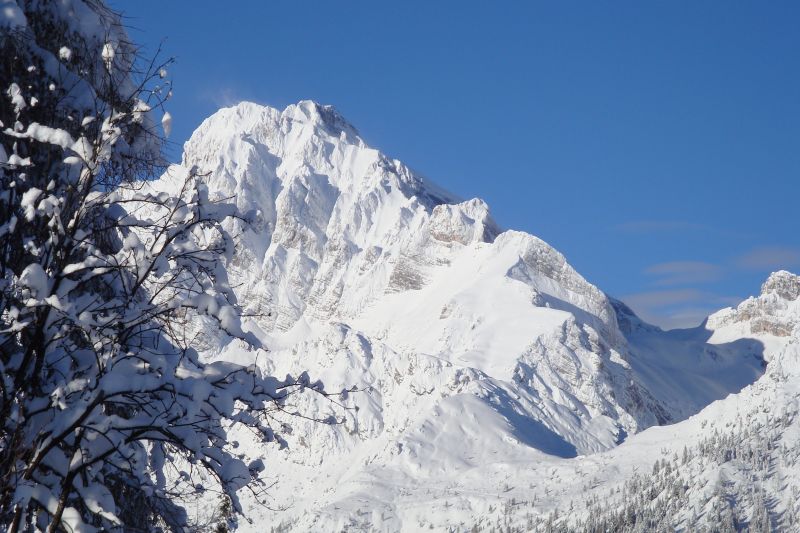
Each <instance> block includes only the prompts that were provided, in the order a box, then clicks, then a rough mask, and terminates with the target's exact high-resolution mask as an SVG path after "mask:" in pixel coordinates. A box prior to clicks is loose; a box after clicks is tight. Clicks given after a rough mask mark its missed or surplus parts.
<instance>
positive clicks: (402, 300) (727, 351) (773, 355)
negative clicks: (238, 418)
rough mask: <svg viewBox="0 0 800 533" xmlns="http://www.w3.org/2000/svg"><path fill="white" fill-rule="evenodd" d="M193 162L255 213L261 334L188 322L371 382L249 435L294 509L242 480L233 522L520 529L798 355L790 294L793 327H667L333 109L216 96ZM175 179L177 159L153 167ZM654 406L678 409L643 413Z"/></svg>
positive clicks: (251, 302)
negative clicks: (264, 435) (273, 436)
mask: <svg viewBox="0 0 800 533" xmlns="http://www.w3.org/2000/svg"><path fill="white" fill-rule="evenodd" d="M182 164H183V166H184V167H186V168H191V167H196V170H197V171H199V172H201V173H207V174H208V178H207V180H208V183H209V190H210V193H211V195H212V196H213V195H216V196H218V197H232V198H234V199H235V202H236V203H237V205H238V206H239V208H240V209H241V210H242V212H244V213H246V214H248V217H249V218H250V219H251V220H252V221H253V223H252V224H251V225H250V226H245V225H243V224H241V223H239V222H236V227H234V228H232V229H234V230H235V231H236V232H237V233H238V234H239V235H240V237H241V243H240V246H239V251H238V253H237V255H236V256H235V257H234V259H233V260H232V261H231V263H230V264H229V265H227V267H228V271H229V274H230V279H231V283H232V285H235V286H236V287H237V289H236V291H237V295H238V297H239V303H240V305H241V306H242V307H243V308H244V310H245V312H246V313H250V314H253V315H254V318H252V319H251V320H250V321H249V328H250V330H252V331H253V332H254V333H256V334H257V335H258V336H259V337H260V338H262V339H263V340H264V342H265V344H266V345H267V346H268V347H269V348H270V351H269V352H263V351H258V352H256V351H252V350H249V349H248V348H246V347H245V346H243V345H242V344H240V343H237V342H230V341H229V340H228V339H219V338H214V337H208V336H203V335H202V332H203V328H202V324H198V332H200V333H201V338H202V340H203V342H204V343H205V345H204V346H205V348H206V353H207V357H208V358H212V359H213V358H227V359H231V360H236V361H240V362H248V363H249V362H252V361H254V360H255V361H257V362H258V363H259V364H261V365H263V366H264V367H266V368H267V369H268V370H269V371H271V372H275V373H277V374H281V373H284V372H295V371H297V370H302V369H308V370H309V372H310V373H311V375H312V377H315V378H316V377H319V378H321V379H322V380H323V382H324V383H325V385H326V388H327V389H328V390H329V391H332V392H338V391H341V390H344V389H351V388H353V387H355V388H357V389H359V391H360V392H355V393H350V394H349V395H347V396H346V398H344V400H343V402H344V403H346V404H347V405H350V406H357V407H358V409H357V410H356V409H349V410H344V409H342V408H339V407H337V406H336V405H334V404H331V403H329V402H325V401H319V399H313V398H305V397H304V398H298V399H297V408H298V410H300V411H301V412H306V413H309V414H315V415H317V416H320V417H324V416H327V415H328V414H335V415H336V416H337V417H339V418H344V422H343V423H342V424H339V425H336V426H333V427H330V426H326V425H322V424H316V423H312V422H298V421H294V422H293V425H294V431H293V433H292V434H291V435H290V436H289V438H288V440H289V444H290V449H289V450H288V451H278V450H276V449H272V448H265V447H261V446H257V445H255V444H253V443H252V441H251V440H250V439H249V437H248V436H247V435H245V434H242V435H239V437H240V438H239V440H240V442H241V443H242V444H241V448H242V450H243V453H244V454H246V455H248V456H251V457H253V458H256V457H264V458H265V460H266V463H267V465H268V469H267V472H268V473H269V478H270V479H272V480H275V481H277V485H276V486H275V487H273V488H272V489H271V490H270V495H271V496H270V499H269V501H268V502H267V503H268V505H269V507H271V508H273V509H279V508H281V509H282V508H285V510H280V511H274V510H270V509H268V508H267V507H265V506H264V505H260V504H258V503H257V502H255V501H254V500H253V499H252V498H251V499H250V500H249V503H246V510H247V513H248V518H249V519H250V520H252V524H248V523H246V522H243V521H240V524H239V527H240V529H242V530H252V531H264V529H265V524H270V525H273V526H277V525H278V524H279V523H282V525H283V526H284V527H286V528H289V529H296V530H297V531H310V530H318V531H322V530H337V529H359V528H360V529H366V530H386V531H395V530H406V531H417V530H420V529H423V528H424V529H428V528H429V527H431V526H432V527H433V528H434V529H446V528H447V527H451V526H453V527H456V529H459V528H465V529H468V528H469V527H471V526H472V525H474V524H476V523H478V521H480V520H484V521H486V520H489V521H491V520H493V519H494V518H493V517H495V516H498V517H499V516H501V515H502V516H504V517H506V519H507V520H512V521H513V523H515V524H517V525H519V526H520V527H522V526H524V525H525V520H530V515H531V514H533V515H535V516H545V515H546V514H547V513H549V512H550V511H552V510H553V509H555V508H562V509H564V508H566V507H568V506H569V502H571V501H574V502H575V506H576V507H575V508H576V509H578V510H579V511H580V509H582V507H581V503H580V502H581V501H582V498H583V497H585V495H587V494H591V493H592V491H596V492H597V493H598V494H599V493H600V492H607V491H608V488H609V487H613V486H614V485H615V484H619V483H622V482H623V481H624V480H625V479H626V478H627V477H629V476H630V475H631V474H632V472H634V471H636V470H637V469H639V468H642V469H647V468H650V466H651V465H652V464H653V462H654V461H656V460H658V459H659V458H660V457H661V456H662V454H663V453H667V452H665V451H664V450H668V451H670V453H671V451H672V450H673V449H682V448H683V447H684V445H686V444H691V443H692V442H694V441H697V440H698V439H699V438H700V437H701V436H702V435H703V434H704V432H706V431H707V424H709V423H711V424H724V423H725V420H727V419H728V418H730V419H733V418H734V417H735V413H736V412H737V410H742V409H749V408H751V407H752V406H754V405H761V403H759V402H763V404H764V406H765V408H771V406H772V404H773V403H774V402H773V398H774V397H775V396H776V395H780V394H783V395H786V394H790V391H789V390H788V389H785V388H781V387H784V385H776V384H775V382H774V380H772V381H769V380H768V378H769V376H770V373H769V372H768V373H767V375H765V376H764V377H761V378H760V376H761V374H762V372H764V367H765V359H766V360H768V361H769V360H773V361H774V360H780V361H781V365H783V366H785V367H786V368H789V369H792V371H794V369H795V368H796V366H797V365H796V358H797V353H796V345H795V344H792V342H793V339H795V338H796V337H797V329H796V325H797V322H798V321H797V317H798V316H800V309H798V304H797V302H796V301H795V302H789V301H788V300H787V299H786V298H782V297H779V296H776V294H775V293H773V292H768V293H767V294H765V295H762V296H761V297H759V299H754V301H755V304H753V306H755V308H757V307H758V306H759V305H761V303H759V302H760V301H761V300H764V302H766V304H765V305H767V304H769V305H771V306H772V307H769V305H767V307H769V311H768V312H766V314H767V315H770V316H772V315H775V314H776V313H777V314H779V315H780V316H783V317H784V318H785V320H784V319H781V320H784V322H786V323H788V324H789V326H787V327H789V328H790V329H789V333H788V334H787V333H786V331H785V328H784V329H780V328H779V327H777V326H776V327H775V328H773V329H770V328H769V327H766V328H760V329H759V328H755V329H757V330H758V331H757V332H754V331H752V328H750V324H751V321H752V316H753V313H752V312H748V313H747V316H738V315H736V311H735V310H727V311H724V312H722V313H721V315H720V316H719V317H716V318H714V317H712V319H711V320H710V321H709V323H708V324H707V325H705V326H703V327H700V328H697V329H693V330H682V331H672V332H663V331H661V330H659V329H658V328H655V327H653V326H649V325H647V324H644V323H642V322H641V321H640V320H639V319H638V318H637V317H635V316H634V315H633V314H632V313H631V312H630V311H629V310H628V309H627V308H626V307H625V306H624V304H621V303H619V302H616V301H613V300H611V299H610V298H608V297H607V296H606V295H605V294H604V293H603V292H602V291H600V290H599V289H597V288H596V287H594V286H593V285H591V284H590V283H589V282H587V281H586V280H584V279H583V278H582V277H581V276H580V275H579V274H578V273H577V272H575V271H574V270H573V269H572V267H570V266H569V264H568V263H567V262H566V260H565V258H564V257H563V256H562V255H561V254H560V253H558V252H557V251H556V250H554V249H553V248H551V247H550V246H549V245H547V244H546V243H544V242H543V241H541V240H540V239H538V238H536V237H534V236H532V235H528V234H525V233H522V232H517V231H504V232H503V231H501V230H500V229H499V228H498V227H497V226H496V224H495V223H494V222H493V221H492V219H491V216H490V215H489V211H488V207H487V206H486V204H485V203H484V202H482V201H481V200H470V201H467V202H462V201H461V200H460V199H458V198H456V197H455V196H454V195H452V194H450V193H447V192H445V191H442V190H440V189H439V188H438V187H436V186H435V185H433V184H431V183H430V182H429V181H427V180H425V179H423V178H421V177H420V176H418V175H417V174H416V173H414V172H413V171H411V170H410V169H408V168H407V167H405V166H404V165H403V164H402V163H401V162H399V161H396V160H393V159H391V158H389V157H387V156H385V155H383V154H381V153H380V152H378V151H377V150H374V149H372V148H370V147H368V146H367V145H365V144H364V142H363V141H362V140H361V138H360V137H359V135H358V132H357V131H356V129H355V128H354V127H353V126H351V125H350V124H348V123H347V122H346V121H345V120H344V119H343V118H342V117H341V116H339V115H338V114H337V113H336V111H335V110H333V108H330V107H325V106H320V105H317V104H315V103H313V102H309V101H304V102H300V103H299V104H297V105H293V106H289V107H288V108H287V109H285V110H284V111H278V110H275V109H272V108H269V107H264V106H259V105H256V104H251V103H242V104H239V105H238V106H235V107H231V108H226V109H222V110H220V111H219V112H217V113H216V114H215V115H214V116H212V117H210V118H209V119H207V120H206V121H205V122H204V123H203V124H202V125H201V126H200V127H199V128H198V129H197V131H196V132H195V133H194V135H193V136H192V138H191V139H190V140H189V141H188V142H187V144H186V146H185V154H184V160H183V163H182ZM171 172H172V173H175V174H177V172H175V170H173V171H171ZM175 182H177V180H176V179H174V178H172V177H171V176H170V173H168V174H167V175H166V176H165V177H164V178H162V180H161V181H160V182H159V183H157V184H155V185H154V186H155V187H159V188H164V189H165V190H169V188H170V187H171V186H172V185H173V184H174V183H175ZM564 201H568V200H567V199H565V200H564ZM609 268H613V265H611V266H610V267H609ZM775 298H777V300H776V299H775ZM781 302H788V303H786V305H784V306H783V307H781V305H782V304H781ZM743 305H744V304H743ZM791 328H795V329H794V330H792V329H791ZM774 333H778V335H775V334H774ZM786 346H789V348H788V349H787V348H786ZM787 350H788V351H787ZM773 364H774V363H770V371H771V368H772V365H773ZM759 378H760V379H759ZM756 380H758V381H756ZM754 381H755V382H756V384H755V385H750V384H751V383H753V382H754ZM767 383H769V384H771V385H769V386H771V387H772V388H771V389H770V388H768V386H767V385H766V384H767ZM748 385H750V386H748ZM793 386H794V385H793ZM743 387H747V388H746V389H745V390H744V391H743V392H741V393H739V391H740V390H741V389H742V388H743ZM765 387H766V388H765ZM785 387H789V385H786V386H785ZM792 390H793V389H792ZM730 393H739V394H737V395H734V396H729V397H728V398H727V399H725V400H724V401H722V402H717V403H713V404H712V403H711V402H714V401H715V400H719V399H722V398H725V397H726V396H728V394H730ZM779 401H782V400H779ZM795 401H796V400H795ZM709 404H711V405H709ZM706 406H707V407H706ZM704 408H705V409H704ZM701 409H702V411H701ZM698 412H700V414H697V415H695V413H698ZM732 413H733V414H732ZM691 415H695V416H694V417H692V418H688V417H690V416H691ZM687 418H688V420H687ZM682 420H683V422H681V421H682ZM709 421H710V422H709ZM659 424H671V425H666V426H665V427H660V428H651V429H649V430H647V431H643V430H645V429H646V428H648V427H651V426H654V425H659ZM620 443H622V444H621V445H619V444H620ZM590 480H591V481H590ZM587 487H588V488H587ZM512 500H513V501H514V502H526V504H525V505H524V506H520V507H519V509H516V508H515V507H514V506H511V507H510V508H509V505H510V503H509V502H512ZM245 501H247V499H245ZM509 509H511V510H509ZM576 514H577V515H579V514H580V513H579V512H576ZM508 517H511V518H508ZM482 523H483V524H486V523H488V522H482ZM492 523H493V522H492Z"/></svg>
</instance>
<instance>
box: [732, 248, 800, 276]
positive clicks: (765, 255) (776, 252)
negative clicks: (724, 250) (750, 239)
mask: <svg viewBox="0 0 800 533" xmlns="http://www.w3.org/2000/svg"><path fill="white" fill-rule="evenodd" d="M736 265H737V266H738V267H739V268H743V269H746V270H770V271H774V270H781V269H791V268H792V267H797V266H800V248H797V247H792V246H760V247H758V248H754V249H752V250H750V251H749V252H747V253H745V254H743V255H741V256H739V257H738V258H737V259H736Z"/></svg>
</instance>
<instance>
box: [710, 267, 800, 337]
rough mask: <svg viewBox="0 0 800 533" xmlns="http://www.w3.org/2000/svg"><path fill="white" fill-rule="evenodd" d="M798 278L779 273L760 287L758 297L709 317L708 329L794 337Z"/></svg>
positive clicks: (799, 299) (798, 309)
mask: <svg viewBox="0 0 800 533" xmlns="http://www.w3.org/2000/svg"><path fill="white" fill-rule="evenodd" d="M799 318H800V276H797V275H795V274H792V273H791V272H786V271H785V270H781V271H779V272H775V273H773V274H772V275H770V277H769V278H768V279H767V281H765V282H764V284H763V285H762V286H761V294H760V295H758V296H756V297H751V298H748V299H747V300H745V301H743V302H742V303H740V304H739V305H738V306H737V307H735V308H729V309H723V310H722V311H719V312H718V313H715V314H713V315H711V316H710V317H709V319H708V326H709V327H710V328H711V329H719V328H721V327H725V326H731V325H738V326H740V328H743V329H744V330H745V331H747V332H749V333H751V334H753V335H771V336H774V337H790V336H793V335H794V336H797V335H798V331H797V328H798V327H800V320H799Z"/></svg>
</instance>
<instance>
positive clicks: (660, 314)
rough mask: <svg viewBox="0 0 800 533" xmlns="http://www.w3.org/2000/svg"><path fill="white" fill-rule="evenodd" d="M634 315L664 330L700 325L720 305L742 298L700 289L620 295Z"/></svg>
mask: <svg viewBox="0 0 800 533" xmlns="http://www.w3.org/2000/svg"><path fill="white" fill-rule="evenodd" d="M621 300H622V301H623V302H625V303H626V304H627V305H628V306H629V307H630V308H631V309H633V310H634V311H635V312H636V314H637V315H639V316H640V317H641V318H642V319H644V320H645V321H647V322H650V323H651V324H655V325H657V326H660V327H662V328H664V329H673V328H686V327H694V326H697V325H699V324H700V323H701V322H702V321H703V319H704V318H705V317H707V316H708V315H709V314H711V313H713V312H715V311H717V310H719V309H720V308H721V307H726V306H732V305H736V304H738V303H739V302H741V301H742V299H741V298H739V297H736V296H722V295H719V294H715V293H713V292H710V291H703V290H699V289H674V290H659V291H647V292H639V293H634V294H628V295H626V296H623V297H622V298H621Z"/></svg>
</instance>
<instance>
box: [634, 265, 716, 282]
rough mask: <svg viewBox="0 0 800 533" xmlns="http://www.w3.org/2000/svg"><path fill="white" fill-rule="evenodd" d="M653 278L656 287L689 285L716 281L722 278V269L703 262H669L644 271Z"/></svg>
mask: <svg viewBox="0 0 800 533" xmlns="http://www.w3.org/2000/svg"><path fill="white" fill-rule="evenodd" d="M645 273H647V274H650V275H651V276H654V277H655V278H656V279H655V281H654V283H655V284H656V285H691V284H696V283H708V282H712V281H717V280H719V279H720V278H721V277H722V269H721V268H720V267H718V266H717V265H714V264H712V263H706V262H704V261H670V262H668V263H658V264H655V265H651V266H649V267H647V268H646V269H645Z"/></svg>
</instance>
